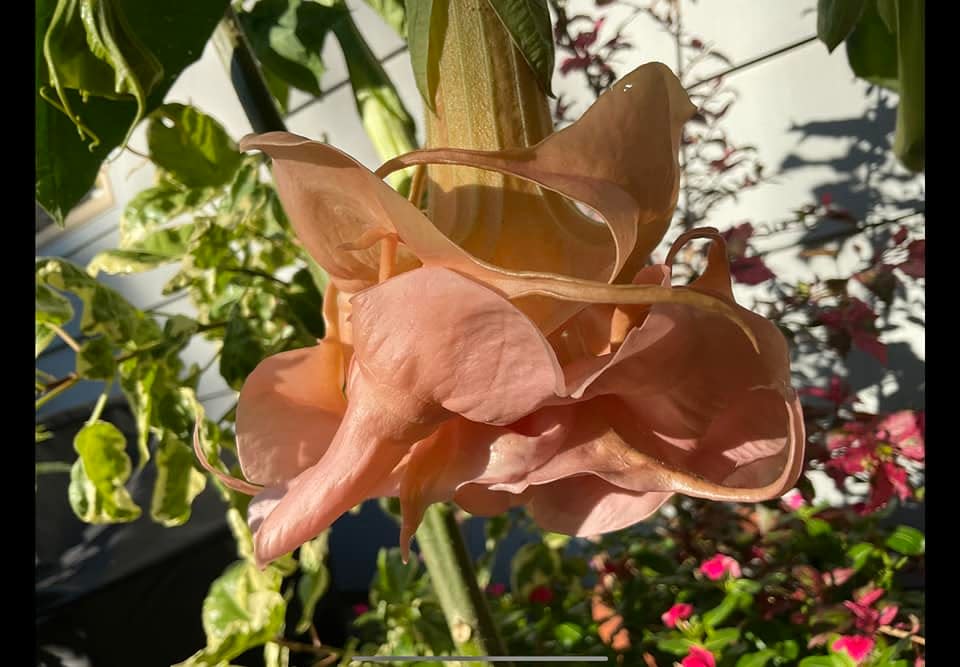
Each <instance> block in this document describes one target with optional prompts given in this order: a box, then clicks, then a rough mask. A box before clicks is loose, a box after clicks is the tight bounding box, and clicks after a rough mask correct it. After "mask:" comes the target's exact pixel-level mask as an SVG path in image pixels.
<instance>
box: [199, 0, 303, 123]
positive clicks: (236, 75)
mask: <svg viewBox="0 0 960 667" xmlns="http://www.w3.org/2000/svg"><path fill="white" fill-rule="evenodd" d="M213 45H214V46H215V47H216V49H217V53H218V54H219V55H220V59H221V61H223V66H224V67H225V68H226V69H227V73H228V74H229V76H230V81H231V82H232V83H233V88H234V90H235V91H236V92H237V97H238V98H239V100H240V104H241V106H243V111H244V113H245V114H246V115H247V120H249V121H250V126H251V127H252V128H253V131H254V132H257V133H262V132H275V131H277V132H283V131H285V130H286V129H287V126H286V125H285V124H284V122H283V118H282V117H281V116H280V111H279V109H277V105H276V104H275V103H274V101H273V96H272V95H271V94H270V89H269V88H268V87H267V84H266V82H265V81H264V80H263V75H262V74H261V73H260V68H259V66H258V65H257V60H256V58H255V57H254V55H253V51H252V50H251V48H250V45H249V43H248V42H247V40H246V38H245V37H244V35H243V29H242V28H241V27H240V21H238V20H237V14H236V12H234V11H233V8H232V7H227V11H226V12H225V13H224V15H223V18H222V19H221V20H220V23H219V24H218V25H217V29H216V30H214V32H213Z"/></svg>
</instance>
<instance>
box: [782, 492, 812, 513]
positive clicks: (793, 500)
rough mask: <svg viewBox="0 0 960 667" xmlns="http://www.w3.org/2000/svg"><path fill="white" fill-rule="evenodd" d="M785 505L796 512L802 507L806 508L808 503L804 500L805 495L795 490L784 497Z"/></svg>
mask: <svg viewBox="0 0 960 667" xmlns="http://www.w3.org/2000/svg"><path fill="white" fill-rule="evenodd" d="M783 504H784V505H786V506H787V507H788V508H790V509H791V510H793V511H794V512H796V511H797V510H798V509H800V508H801V507H804V506H806V504H807V501H806V500H804V499H803V494H802V493H800V491H798V490H797V489H794V490H793V491H791V492H789V493H787V494H785V495H784V496H783Z"/></svg>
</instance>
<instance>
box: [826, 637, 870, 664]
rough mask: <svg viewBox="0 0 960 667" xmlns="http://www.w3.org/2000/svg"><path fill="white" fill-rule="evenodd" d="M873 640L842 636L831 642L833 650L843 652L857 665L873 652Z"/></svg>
mask: <svg viewBox="0 0 960 667" xmlns="http://www.w3.org/2000/svg"><path fill="white" fill-rule="evenodd" d="M873 643H874V642H873V639H872V638H870V637H864V636H863V635H843V636H841V637H840V638H839V639H837V641H835V642H833V650H834V651H837V652H840V651H843V652H845V653H846V654H847V655H849V656H850V657H851V658H853V659H854V661H855V662H856V663H857V664H858V665H859V664H860V663H862V662H863V661H864V660H865V659H866V658H867V656H868V655H870V651H872V650H873Z"/></svg>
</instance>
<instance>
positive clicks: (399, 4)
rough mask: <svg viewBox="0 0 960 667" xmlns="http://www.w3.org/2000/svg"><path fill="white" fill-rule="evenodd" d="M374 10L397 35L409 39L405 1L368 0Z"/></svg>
mask: <svg viewBox="0 0 960 667" xmlns="http://www.w3.org/2000/svg"><path fill="white" fill-rule="evenodd" d="M366 2H367V4H368V5H370V6H371V7H372V8H373V10H374V11H375V12H376V13H377V14H379V15H380V18H382V19H383V20H384V21H386V22H387V25H389V26H390V27H391V28H393V29H394V30H396V31H397V34H398V35H400V36H401V37H403V38H404V39H406V38H407V8H406V7H405V6H404V5H405V3H404V0H366Z"/></svg>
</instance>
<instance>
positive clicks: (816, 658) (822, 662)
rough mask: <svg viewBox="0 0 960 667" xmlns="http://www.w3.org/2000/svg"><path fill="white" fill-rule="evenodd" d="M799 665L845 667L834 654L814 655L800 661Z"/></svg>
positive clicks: (803, 666) (804, 666)
mask: <svg viewBox="0 0 960 667" xmlns="http://www.w3.org/2000/svg"><path fill="white" fill-rule="evenodd" d="M799 667H844V664H843V663H842V662H840V661H838V660H837V659H836V656H832V655H812V656H810V657H808V658H804V659H803V660H801V661H800V665H799Z"/></svg>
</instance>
